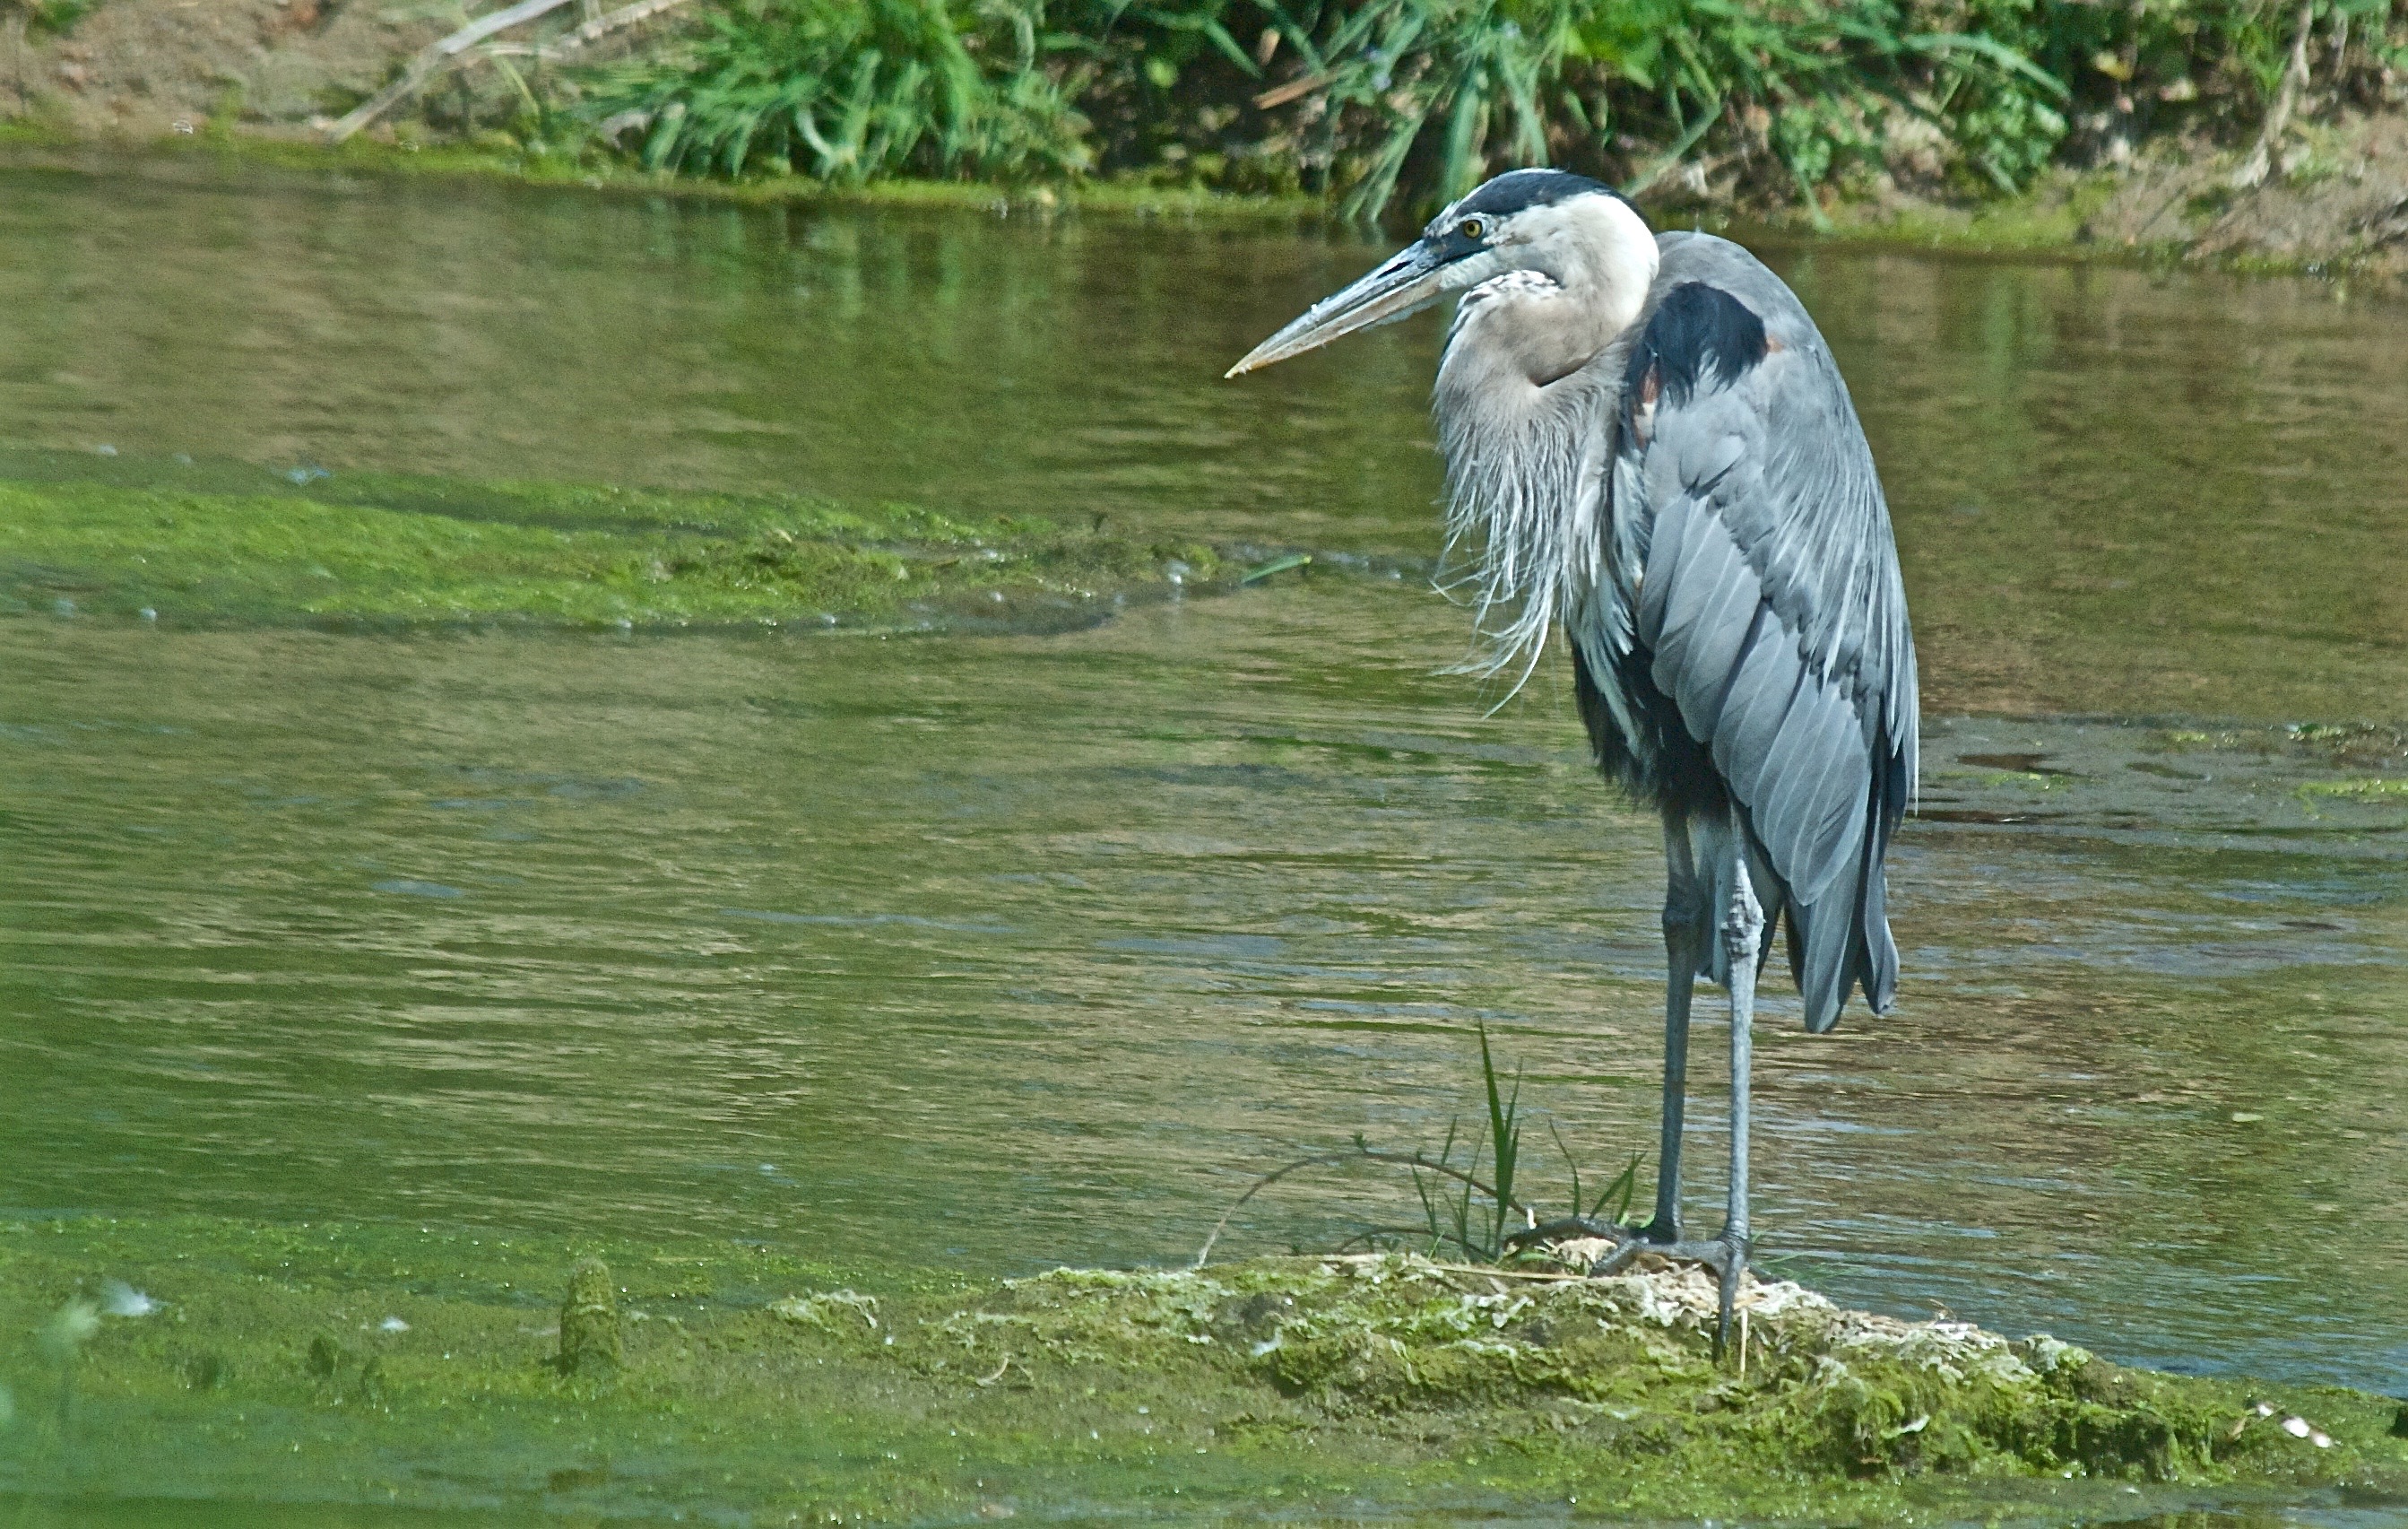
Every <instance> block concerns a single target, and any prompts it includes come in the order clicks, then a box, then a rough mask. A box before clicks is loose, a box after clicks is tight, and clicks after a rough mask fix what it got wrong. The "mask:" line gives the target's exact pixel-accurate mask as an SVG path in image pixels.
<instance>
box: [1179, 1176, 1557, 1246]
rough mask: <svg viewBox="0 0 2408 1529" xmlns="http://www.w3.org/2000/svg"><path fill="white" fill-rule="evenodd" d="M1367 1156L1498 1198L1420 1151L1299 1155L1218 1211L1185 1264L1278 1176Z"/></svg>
mask: <svg viewBox="0 0 2408 1529" xmlns="http://www.w3.org/2000/svg"><path fill="white" fill-rule="evenodd" d="M1367 1160H1368V1161H1372V1162H1385V1163H1389V1164H1391V1165H1393V1166H1395V1167H1398V1168H1426V1169H1428V1170H1429V1171H1430V1172H1431V1173H1434V1174H1442V1175H1444V1176H1447V1177H1448V1178H1452V1179H1454V1180H1455V1181H1456V1182H1457V1183H1460V1184H1465V1185H1469V1187H1470V1188H1472V1189H1475V1190H1479V1191H1480V1192H1481V1193H1483V1194H1484V1195H1487V1196H1488V1197H1489V1198H1491V1199H1498V1198H1500V1197H1499V1196H1498V1193H1497V1188H1496V1186H1495V1185H1493V1184H1489V1183H1486V1182H1484V1180H1481V1179H1478V1178H1474V1177H1473V1176H1471V1175H1469V1174H1467V1173H1465V1172H1464V1171H1463V1170H1462V1169H1460V1168H1455V1167H1450V1166H1448V1165H1447V1164H1445V1163H1443V1162H1439V1161H1434V1160H1432V1159H1431V1158H1430V1157H1428V1156H1427V1155H1426V1154H1425V1153H1421V1152H1391V1151H1389V1150H1388V1149H1387V1148H1385V1147H1354V1148H1353V1149H1351V1150H1349V1151H1344V1152H1324V1153H1319V1154H1316V1155H1315V1156H1312V1157H1309V1158H1298V1159H1297V1161H1294V1162H1291V1163H1289V1164H1288V1165H1287V1166H1285V1167H1284V1168H1275V1169H1273V1170H1272V1171H1271V1172H1269V1173H1268V1174H1265V1175H1264V1176H1262V1177H1260V1178H1258V1179H1256V1180H1254V1184H1253V1186H1252V1187H1251V1188H1249V1189H1248V1190H1246V1192H1245V1193H1243V1194H1241V1195H1240V1196H1238V1198H1237V1199H1235V1200H1234V1201H1231V1202H1230V1204H1229V1208H1228V1209H1226V1210H1225V1211H1223V1212H1222V1213H1221V1219H1219V1220H1217V1221H1215V1222H1213V1223H1212V1234H1211V1236H1209V1237H1206V1238H1205V1239H1204V1246H1203V1247H1201V1248H1197V1250H1196V1262H1193V1263H1191V1264H1189V1265H1188V1267H1189V1268H1191V1269H1200V1268H1202V1267H1204V1261H1205V1260H1206V1259H1209V1258H1211V1256H1212V1245H1213V1244H1214V1243H1217V1242H1219V1241H1220V1240H1221V1233H1224V1232H1226V1231H1227V1230H1228V1229H1229V1218H1231V1217H1232V1216H1235V1215H1237V1214H1238V1212H1239V1211H1240V1210H1241V1209H1243V1208H1244V1206H1245V1204H1246V1202H1247V1201H1249V1200H1252V1199H1253V1198H1254V1196H1256V1195H1258V1194H1260V1193H1262V1192H1263V1191H1264V1190H1268V1189H1269V1188H1270V1187H1271V1186H1272V1185H1274V1184H1276V1183H1278V1182H1279V1181H1280V1180H1281V1179H1283V1178H1285V1177H1286V1176H1288V1175H1290V1174H1293V1173H1296V1172H1298V1171H1299V1170H1302V1169H1306V1168H1337V1167H1342V1166H1344V1165H1345V1164H1347V1163H1350V1162H1361V1161H1367ZM1504 1204H1506V1206H1507V1207H1508V1208H1510V1209H1513V1210H1518V1211H1521V1212H1523V1213H1525V1214H1526V1215H1527V1214H1529V1212H1530V1207H1529V1206H1527V1205H1526V1204H1522V1202H1520V1201H1519V1200H1513V1199H1505V1200H1504ZM1441 1235H1444V1233H1441ZM1448 1240H1449V1241H1454V1242H1461V1241H1462V1239H1461V1238H1449V1239H1448ZM1464 1246H1466V1247H1469V1246H1470V1245H1469V1244H1468V1243H1466V1244H1464Z"/></svg>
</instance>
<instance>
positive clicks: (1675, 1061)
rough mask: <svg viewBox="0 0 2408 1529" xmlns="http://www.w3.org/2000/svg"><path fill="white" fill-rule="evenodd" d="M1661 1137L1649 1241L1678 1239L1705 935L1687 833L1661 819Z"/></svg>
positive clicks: (1647, 1229)
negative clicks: (1692, 1004) (1692, 1015)
mask: <svg viewBox="0 0 2408 1529" xmlns="http://www.w3.org/2000/svg"><path fill="white" fill-rule="evenodd" d="M1664 861H1665V873H1666V874H1665V887H1664V1134H1663V1139H1662V1146H1661V1148H1660V1149H1659V1150H1658V1152H1657V1153H1656V1219H1654V1220H1652V1221H1649V1222H1648V1223H1647V1224H1646V1225H1645V1226H1644V1227H1642V1228H1641V1229H1640V1233H1639V1234H1640V1235H1641V1237H1643V1238H1645V1239H1646V1240H1647V1241H1649V1242H1656V1243H1667V1242H1678V1241H1680V1240H1681V1127H1682V1123H1683V1118H1684V1116H1685V1115H1686V1113H1687V1110H1688V1102H1689V998H1690V995H1691V994H1692V993H1694V992H1695V991H1696V990H1697V986H1698V968H1699V966H1700V965H1701V964H1702V963H1701V962H1700V961H1699V959H1698V958H1699V955H1701V954H1702V952H1701V951H1699V948H1698V945H1699V940H1700V939H1701V938H1702V937H1703V935H1704V933H1705V923H1706V920H1705V918H1704V917H1703V915H1704V914H1705V912H1706V910H1705V908H1704V907H1703V906H1702V903H1703V902H1705V901H1706V894H1705V892H1704V890H1703V889H1702V888H1701V887H1699V885H1698V874H1697V862H1696V859H1695V858H1694V857H1693V856H1692V855H1691V853H1690V850H1689V835H1688V830H1687V829H1686V828H1685V826H1684V825H1683V824H1682V823H1680V822H1679V821H1677V820H1675V819H1673V818H1671V817H1669V816H1668V817H1667V818H1666V819H1665V820H1664Z"/></svg>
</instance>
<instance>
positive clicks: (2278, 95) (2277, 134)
mask: <svg viewBox="0 0 2408 1529" xmlns="http://www.w3.org/2000/svg"><path fill="white" fill-rule="evenodd" d="M2315 15H2316V7H2315V0H2300V24H2299V27H2298V29H2297V30H2295V31H2294V32H2293V33H2292V34H2291V62H2290V63H2289V64H2288V65H2285V66H2284V69H2283V88H2282V89H2281V90H2279V91H2276V92H2275V93H2274V105H2273V106H2272V108H2270V109H2269V110H2268V111H2267V113H2266V124H2265V126H2263V127H2262V128H2260V129H2259V130H2258V133H2257V147H2256V148H2253V149H2251V150H2250V151H2249V157H2248V158H2247V159H2246V160H2243V162H2242V165H2241V168H2239V169H2237V170H2235V171H2233V172H2232V189H2233V190H2235V191H2248V190H2250V189H2252V188H2253V187H2255V186H2257V184H2258V183H2259V182H2260V181H2262V180H2265V179H2266V175H2267V172H2268V171H2270V170H2272V168H2273V167H2274V146H2275V145H2276V144H2277V143H2280V142H2281V141H2282V138H2283V132H2284V130H2285V129H2286V128H2287V127H2289V126H2290V125H2291V108H2293V107H2295V106H2297V105H2298V104H2299V100H2300V91H2302V90H2304V89H2306V88H2307V83H2308V34H2309V32H2310V31H2311V30H2312V29H2313V28H2314V26H2315Z"/></svg>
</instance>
